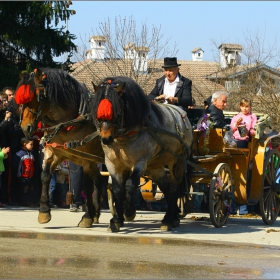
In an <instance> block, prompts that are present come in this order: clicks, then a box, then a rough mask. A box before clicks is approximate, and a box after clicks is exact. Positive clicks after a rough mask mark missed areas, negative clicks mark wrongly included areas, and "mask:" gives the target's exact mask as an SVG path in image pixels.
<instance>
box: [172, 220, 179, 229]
mask: <svg viewBox="0 0 280 280" xmlns="http://www.w3.org/2000/svg"><path fill="white" fill-rule="evenodd" d="M172 227H173V228H175V227H180V221H179V220H174V221H172Z"/></svg>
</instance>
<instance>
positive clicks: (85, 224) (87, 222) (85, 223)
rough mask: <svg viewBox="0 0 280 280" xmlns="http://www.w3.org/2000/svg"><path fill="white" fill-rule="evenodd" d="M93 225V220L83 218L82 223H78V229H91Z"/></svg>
mask: <svg viewBox="0 0 280 280" xmlns="http://www.w3.org/2000/svg"><path fill="white" fill-rule="evenodd" d="M91 225H92V219H90V218H85V217H83V218H82V219H81V221H80V222H79V223H78V227H80V228H90V227H91Z"/></svg>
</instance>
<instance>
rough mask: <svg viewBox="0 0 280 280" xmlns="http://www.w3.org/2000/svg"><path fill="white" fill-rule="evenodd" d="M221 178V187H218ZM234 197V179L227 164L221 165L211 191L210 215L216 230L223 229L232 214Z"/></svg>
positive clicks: (215, 175)
mask: <svg viewBox="0 0 280 280" xmlns="http://www.w3.org/2000/svg"><path fill="white" fill-rule="evenodd" d="M217 178H220V179H221V180H220V182H221V185H220V186H218V187H217V184H218V183H219V181H217ZM232 196H233V178H232V174H231V170H230V168H229V166H228V165H227V164H226V163H219V164H218V165H217V167H216V169H215V171H214V176H213V178H212V180H211V185H210V190H209V214H210V220H211V222H212V224H213V225H214V226H215V227H216V228H220V227H222V226H223V225H224V224H225V223H226V221H227V219H228V216H229V214H230V209H231V202H232Z"/></svg>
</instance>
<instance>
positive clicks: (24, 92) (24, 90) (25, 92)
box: [15, 85, 34, 104]
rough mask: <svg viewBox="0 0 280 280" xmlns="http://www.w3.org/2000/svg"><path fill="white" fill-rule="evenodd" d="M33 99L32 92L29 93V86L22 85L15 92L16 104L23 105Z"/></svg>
mask: <svg viewBox="0 0 280 280" xmlns="http://www.w3.org/2000/svg"><path fill="white" fill-rule="evenodd" d="M33 98H34V92H31V91H30V85H22V86H20V87H19V89H18V90H17V91H16V94H15V101H16V103H17V104H25V103H28V102H30V101H31V100H32V99H33Z"/></svg>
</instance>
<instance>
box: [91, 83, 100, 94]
mask: <svg viewBox="0 0 280 280" xmlns="http://www.w3.org/2000/svg"><path fill="white" fill-rule="evenodd" d="M91 83H92V86H93V88H94V92H97V91H98V90H99V86H97V85H96V84H95V83H94V82H91Z"/></svg>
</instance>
